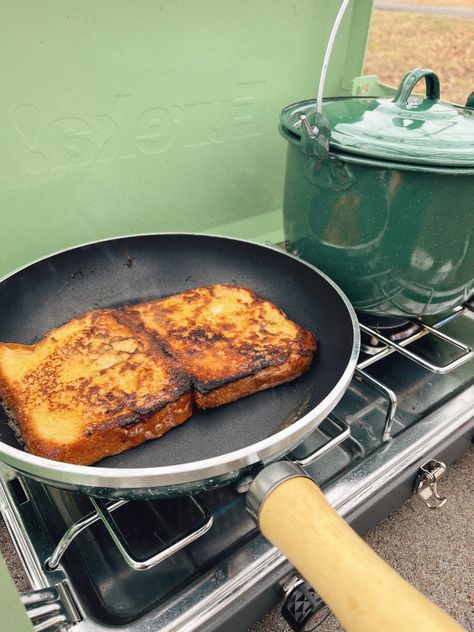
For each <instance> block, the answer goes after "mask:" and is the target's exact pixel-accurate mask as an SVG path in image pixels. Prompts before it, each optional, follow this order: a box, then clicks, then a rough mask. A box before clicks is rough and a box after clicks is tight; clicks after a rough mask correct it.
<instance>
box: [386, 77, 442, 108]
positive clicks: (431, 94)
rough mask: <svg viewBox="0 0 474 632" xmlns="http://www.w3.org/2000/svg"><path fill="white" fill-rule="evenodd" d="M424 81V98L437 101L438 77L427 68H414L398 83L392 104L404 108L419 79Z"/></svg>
mask: <svg viewBox="0 0 474 632" xmlns="http://www.w3.org/2000/svg"><path fill="white" fill-rule="evenodd" d="M423 78H424V79H425V83H426V97H427V98H428V99H439V94H440V92H439V79H438V76H437V75H436V74H435V73H434V72H433V71H432V70H429V69H427V68H416V70H412V71H411V72H409V73H408V74H407V75H405V76H404V77H403V79H402V81H401V83H400V86H399V88H398V90H397V93H396V94H395V96H394V97H393V101H394V103H396V104H397V105H398V106H399V107H404V106H405V105H406V104H407V103H408V97H409V96H410V94H411V92H412V90H413V88H414V87H415V85H416V84H417V83H418V81H419V80H420V79H423Z"/></svg>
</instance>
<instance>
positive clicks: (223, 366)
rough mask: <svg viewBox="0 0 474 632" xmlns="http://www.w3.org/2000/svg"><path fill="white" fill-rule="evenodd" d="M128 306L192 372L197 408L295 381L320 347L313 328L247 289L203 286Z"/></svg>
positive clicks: (188, 371) (187, 369) (184, 367)
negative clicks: (295, 320) (293, 319)
mask: <svg viewBox="0 0 474 632" xmlns="http://www.w3.org/2000/svg"><path fill="white" fill-rule="evenodd" d="M126 311H127V312H128V313H129V314H135V315H136V316H137V317H138V319H139V321H140V322H141V323H143V325H144V327H145V328H146V329H147V330H148V331H149V332H152V333H153V334H155V336H157V338H158V339H159V340H162V341H164V344H165V345H166V348H167V349H168V351H169V353H170V354H171V355H172V356H173V357H174V358H176V360H177V361H178V362H179V363H180V365H181V366H182V367H183V369H184V370H186V372H187V373H188V374H189V376H190V377H191V380H192V383H193V386H194V391H195V401H196V404H197V406H198V407H199V408H211V407H214V406H220V405H221V404H226V403H228V402H231V401H234V400H236V399H240V398H241V397H245V396H247V395H250V394H252V393H254V392H256V391H259V390H263V389H266V388H270V387H272V386H277V385H278V384H282V383H284V382H288V381H290V380H293V379H295V378H296V377H298V376H299V375H301V374H302V373H304V371H306V370H307V369H308V368H309V366H310V364H311V361H312V359H313V356H314V352H315V350H316V345H317V341H316V338H315V336H314V335H313V334H312V333H311V332H309V331H307V330H305V329H303V328H302V327H300V326H299V325H297V324H296V323H294V322H292V321H291V320H289V319H288V318H287V317H286V315H285V314H284V313H283V312H282V311H281V309H279V308H278V307H276V305H274V304H273V303H271V302H270V301H268V300H265V299H263V298H261V297H259V296H257V295H256V294H255V293H254V292H253V291H251V290H249V289H247V288H244V287H241V286H233V285H225V284H216V285H211V286H206V287H199V288H195V289H192V290H188V291H186V292H182V293H181V294H176V295H174V296H170V297H169V298H165V299H161V300H157V301H150V302H148V303H142V304H140V305H136V306H134V307H132V308H129V309H128V310H126Z"/></svg>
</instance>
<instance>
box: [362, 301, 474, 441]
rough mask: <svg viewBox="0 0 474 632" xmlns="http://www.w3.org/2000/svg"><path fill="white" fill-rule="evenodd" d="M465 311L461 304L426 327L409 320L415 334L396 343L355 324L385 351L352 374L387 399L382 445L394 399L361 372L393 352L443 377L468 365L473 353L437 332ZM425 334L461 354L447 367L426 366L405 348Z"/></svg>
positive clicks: (388, 436) (388, 431)
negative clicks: (377, 341)
mask: <svg viewBox="0 0 474 632" xmlns="http://www.w3.org/2000/svg"><path fill="white" fill-rule="evenodd" d="M467 311H474V310H473V307H472V305H471V304H470V303H465V304H464V305H461V306H459V307H457V308H456V309H455V310H454V311H453V313H452V314H449V316H446V317H445V318H443V319H441V320H439V321H437V322H436V323H435V324H434V325H427V324H426V323H423V322H422V321H421V320H418V319H414V320H410V321H408V322H410V323H411V324H412V325H414V326H417V331H416V333H415V334H413V335H411V336H409V337H408V338H406V339H405V340H403V341H401V342H400V343H397V342H395V341H393V340H390V339H389V338H387V337H386V336H384V335H383V334H381V333H380V332H379V331H377V330H376V329H372V328H371V327H367V326H366V325H363V324H361V323H359V326H360V329H361V331H363V332H365V333H366V334H368V335H370V336H373V337H374V338H376V339H377V340H379V341H380V342H382V343H383V344H384V345H385V347H383V348H382V349H381V350H380V351H379V352H377V353H375V354H374V355H371V356H369V357H368V358H366V359H364V360H362V361H360V362H359V363H358V364H357V368H356V370H355V375H356V376H358V377H359V378H361V379H362V380H363V381H365V382H366V383H367V384H369V385H370V386H372V387H373V388H375V389H376V390H377V391H379V392H380V393H382V395H384V396H385V397H386V398H387V401H388V408H387V414H386V417H385V424H384V429H383V433H382V441H384V442H386V441H389V440H390V439H391V438H392V437H391V431H392V426H393V421H394V419H395V412H396V409H397V395H396V393H395V392H394V391H393V390H392V389H390V388H388V386H386V385H385V384H383V383H382V382H380V381H379V380H377V379H375V378H374V377H373V376H371V375H369V374H368V373H367V372H366V371H364V369H365V368H367V367H368V366H371V365H373V364H375V363H376V362H378V361H379V360H382V359H383V358H386V357H387V356H389V355H390V354H392V353H394V352H395V351H397V352H398V353H401V354H402V355H403V356H405V357H406V358H408V359H409V360H412V361H413V362H416V363H417V364H419V365H421V366H422V367H423V368H425V369H427V370H428V371H430V372H431V373H436V374H439V375H444V374H446V373H449V372H450V371H453V370H454V369H457V368H458V367H459V366H461V365H462V364H464V363H465V362H468V361H469V360H471V359H472V358H473V357H474V350H473V349H472V348H471V347H470V346H468V345H466V344H464V343H463V342H461V341H460V340H457V339H456V338H453V337H451V336H448V335H447V334H445V333H444V332H441V331H439V329H440V328H441V327H443V326H444V325H447V324H448V323H450V322H452V321H454V320H455V319H456V318H459V316H461V315H462V314H465V313H466V312H467ZM428 334H431V335H434V336H436V337H437V338H439V339H441V340H444V342H447V343H448V344H451V345H452V346H453V347H455V348H456V349H460V350H461V351H462V354H461V355H460V356H458V357H457V358H455V359H454V360H452V361H451V362H448V363H447V364H443V365H439V364H434V363H432V362H429V361H428V360H426V359H425V358H422V357H421V356H420V355H418V354H417V353H414V352H413V351H411V350H409V349H407V348H406V347H407V346H408V345H409V344H411V343H413V342H415V340H419V339H420V338H423V337H424V336H426V335H428Z"/></svg>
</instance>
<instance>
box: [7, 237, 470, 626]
mask: <svg viewBox="0 0 474 632" xmlns="http://www.w3.org/2000/svg"><path fill="white" fill-rule="evenodd" d="M212 283H236V284H239V285H244V286H246V287H249V288H250V289H252V290H253V291H255V292H256V293H257V294H259V295H260V296H262V297H264V298H266V299H269V300H270V301H273V302H274V303H275V304H276V305H278V306H279V307H280V308H281V309H283V310H284V311H285V312H286V314H287V315H288V316H289V317H290V318H291V319H293V320H295V321H296V322H298V323H299V324H300V325H302V326H303V327H305V328H307V329H310V330H312V331H313V332H314V333H315V334H316V335H317V336H318V338H319V340H320V346H319V350H318V352H317V354H316V358H315V361H314V362H313V365H312V367H311V369H310V370H309V371H308V372H307V373H306V374H305V375H303V376H302V377H300V378H299V379H297V380H296V381H294V382H292V383H290V384H286V385H282V386H278V387H276V388H274V389H270V390H268V391H264V392H261V393H257V394H255V395H252V396H250V397H247V398H245V399H242V400H239V401H237V402H234V403H232V404H228V405H226V406H222V407H220V408H217V409H213V410H208V411H204V412H196V413H195V414H194V415H193V417H192V418H191V419H190V420H189V421H187V422H186V423H185V424H184V425H182V426H179V427H178V428H174V429H173V430H171V431H170V432H168V433H167V434H165V435H164V436H163V437H161V438H159V439H157V440H154V441H149V442H147V443H146V444H144V445H142V446H139V447H137V448H134V449H132V450H129V451H127V452H124V453H123V454H120V455H117V456H114V457H110V458H107V459H104V460H103V461H102V462H100V463H98V464H97V465H95V466H76V465H71V464H65V463H60V462H55V461H51V460H48V459H43V458H40V457H36V456H33V455H30V454H28V453H26V452H24V451H23V450H22V449H21V447H20V446H19V444H18V443H17V441H16V438H15V435H14V433H13V432H12V431H11V430H10V429H9V426H8V425H7V422H6V416H4V418H3V419H0V459H1V460H3V461H4V462H6V463H8V464H9V465H11V466H12V467H13V468H15V469H16V470H18V471H19V472H22V473H25V474H27V475H29V476H33V477H35V478H37V479H39V480H42V481H45V482H47V483H50V484H52V485H56V486H60V487H65V488H68V489H74V490H76V491H81V492H85V493H88V494H90V495H92V496H104V497H123V498H130V499H137V498H152V497H156V496H164V495H177V494H182V493H187V494H189V493H194V492H197V491H199V490H201V489H205V488H209V487H213V486H219V485H225V484H228V483H230V482H233V481H236V480H238V479H239V478H241V477H242V476H246V477H248V476H249V475H250V476H252V477H254V478H253V482H252V485H251V487H250V491H249V492H248V494H247V506H248V508H249V511H250V512H251V513H252V514H253V515H254V517H255V519H256V521H257V522H258V524H259V527H260V529H261V531H262V532H263V534H264V535H265V536H266V537H268V539H270V540H271V541H272V542H273V543H274V544H276V545H277V546H278V547H279V548H280V549H281V550H282V552H283V553H284V554H285V555H286V556H287V557H288V559H290V561H292V562H293V563H294V564H295V566H296V567H297V568H298V569H299V570H300V571H301V572H302V573H303V575H304V576H305V577H306V579H308V580H309V581H310V583H311V584H312V585H313V586H314V588H315V589H316V590H317V591H318V592H319V594H320V595H321V596H322V598H323V599H324V600H325V601H326V603H328V605H329V606H330V607H331V608H332V610H333V611H334V612H335V614H336V615H337V616H338V617H339V618H340V619H341V621H342V622H343V624H344V625H345V627H346V628H347V629H348V630H351V631H354V632H359V631H360V632H362V631H363V632H366V630H388V629H389V630H391V631H395V632H396V631H399V632H401V631H402V630H404V631H407V630H422V629H430V630H431V631H432V632H433V631H441V630H453V631H454V630H459V629H460V628H459V627H458V626H457V625H456V624H455V623H454V622H453V621H452V620H451V619H450V618H449V617H447V615H445V614H444V613H443V612H441V611H440V610H438V609H437V608H436V607H435V606H434V605H433V604H431V603H430V602H429V601H428V600H426V599H425V598H424V597H422V596H421V595H420V594H419V593H417V591H416V590H414V589H413V588H412V587H411V586H409V585H408V584H407V583H406V582H404V581H403V580H402V579H401V578H400V577H399V576H398V575H397V574H396V573H394V571H392V570H391V569H390V568H389V567H388V566H386V565H385V563H384V562H382V560H380V559H379V558H378V557H377V556H376V555H375V553H373V552H372V551H371V550H370V549H369V548H368V547H367V546H366V545H365V544H364V543H363V542H362V540H360V539H359V538H358V536H357V535H356V534H355V533H354V532H353V531H352V530H351V529H350V528H349V527H348V526H347V525H346V523H345V522H344V521H343V520H342V519H341V518H340V517H339V516H338V515H337V514H336V512H335V511H334V510H333V509H332V507H330V505H328V503H327V502H326V501H325V500H324V496H323V495H322V493H321V492H320V491H319V489H318V487H317V486H316V485H315V484H314V482H313V481H312V480H310V479H309V478H307V477H306V475H305V472H304V471H303V470H301V469H300V468H298V467H297V466H295V465H294V464H293V463H292V462H291V461H289V460H285V459H283V460H280V461H279V460H278V459H281V458H282V457H284V456H285V455H286V454H287V453H288V452H289V451H290V450H291V449H292V448H294V447H295V446H296V445H297V444H298V443H300V442H301V441H302V440H303V439H304V438H305V437H306V436H307V435H308V434H309V433H310V432H311V431H312V430H313V429H314V428H315V427H316V426H317V425H318V423H319V422H320V421H321V420H322V419H324V417H325V416H326V415H327V414H328V413H329V412H330V410H331V409H332V408H333V407H334V406H335V405H336V403H337V402H338V400H339V399H340V397H341V396H342V395H343V393H344V391H345V390H346V388H347V386H348V384H349V382H350V380H351V377H352V373H353V371H354V368H355V363H356V360H357V355H358V349H359V337H358V327H357V320H356V317H355V314H354V311H353V309H352V307H351V305H350V304H349V303H348V301H347V299H346V298H345V297H344V295H343V294H342V292H341V291H340V290H339V289H338V288H337V286H336V285H335V284H334V283H333V282H332V281H331V280H330V279H328V278H327V277H326V276H324V275H323V274H321V273H320V272H318V270H316V269H315V268H313V267H312V266H310V265H308V264H306V263H304V262H302V261H300V260H299V259H297V258H295V257H293V256H291V255H288V254H286V253H284V252H283V251H281V250H278V249H275V248H271V247H266V246H261V245H257V244H254V243H249V242H244V241H240V240H236V239H228V238H224V237H213V236H205V235H190V234H159V235H144V236H136V237H125V238H120V239H113V240H108V241H104V242H100V243H94V244H89V245H85V246H82V247H78V248H74V249H72V250H67V251H64V252H61V253H58V254H56V255H53V256H50V257H47V258H46V259H43V260H41V261H37V262H36V263H33V264H31V265H29V266H27V267H25V268H22V269H21V270H19V271H17V272H15V273H13V274H11V275H9V276H8V277H6V278H4V279H3V280H2V281H1V282H0V306H1V312H0V340H3V341H9V342H18V343H24V344H31V343H33V342H35V341H37V340H39V339H40V338H41V337H42V336H44V334H46V333H47V332H48V331H49V330H50V329H51V328H53V327H56V326H58V325H61V324H62V323H64V322H66V321H68V320H69V319H70V318H72V317H73V316H76V315H78V314H81V313H82V312H85V311H88V310H91V309H96V308H101V307H120V306H124V305H131V304H133V303H137V302H142V301H146V300H150V299H153V298H158V297H162V296H167V295H170V294H174V293H177V292H181V291H183V290H186V289H188V288H192V287H197V286H201V285H208V284H212ZM354 586H357V588H356V590H354ZM387 594H389V595H390V599H389V600H387V599H386V596H387ZM394 599H395V600H396V602H397V609H396V611H395V610H394V609H393V607H392V604H393V601H394ZM374 606H376V607H375V608H374Z"/></svg>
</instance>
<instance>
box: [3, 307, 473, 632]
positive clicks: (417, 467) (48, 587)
mask: <svg viewBox="0 0 474 632" xmlns="http://www.w3.org/2000/svg"><path fill="white" fill-rule="evenodd" d="M362 327H363V328H364V327H365V326H364V325H362ZM433 329H434V331H432V329H431V327H430V328H429V329H427V330H424V332H423V333H424V335H420V332H419V330H418V334H413V327H412V326H410V328H409V336H410V338H409V339H408V343H402V349H401V350H400V349H395V348H393V347H389V346H385V345H382V346H380V344H379V345H378V347H377V349H378V354H375V355H374V354H373V350H371V346H370V345H369V346H368V347H366V349H367V353H365V352H362V353H361V356H360V358H359V363H358V368H357V370H356V372H355V375H354V379H353V381H352V383H351V385H350V387H349V389H348V391H347V392H346V394H345V395H344V397H343V399H342V400H341V402H340V403H339V404H338V406H337V407H336V409H335V410H334V411H333V413H331V415H330V416H329V417H328V418H327V419H325V420H324V422H323V423H322V424H321V426H320V427H319V428H318V429H317V430H315V431H314V432H313V433H312V435H311V436H310V437H309V438H308V439H306V440H305V441H304V442H303V444H301V445H300V446H298V448H296V449H295V450H294V451H293V453H291V454H290V455H288V458H289V459H291V460H293V461H296V462H298V463H299V464H302V465H303V467H305V469H306V470H307V472H308V473H309V474H310V475H311V477H312V478H314V480H315V481H316V482H318V484H319V485H320V486H322V488H323V489H324V492H325V495H326V497H327V498H328V500H329V501H330V502H331V503H332V504H333V505H334V506H335V507H336V508H337V510H338V511H339V513H340V514H341V515H343V516H344V517H345V518H346V520H348V522H349V523H351V524H352V526H353V527H354V528H355V529H356V530H357V531H358V532H360V533H363V532H365V531H366V530H367V529H369V528H370V527H371V526H373V525H375V524H376V523H378V522H379V521H380V520H382V519H383V518H385V517H386V516H387V515H389V514H390V512H391V511H393V510H394V509H395V508H396V507H398V506H399V505H400V504H401V503H402V502H403V501H405V500H406V499H407V498H408V497H409V496H410V495H411V494H413V493H414V491H415V487H418V491H419V493H420V494H421V495H422V496H424V498H425V501H426V503H427V504H431V505H437V504H441V503H442V498H441V494H442V483H441V484H440V488H441V490H440V489H437V488H436V486H434V485H433V480H432V479H431V474H430V467H432V466H433V462H434V461H435V462H438V461H440V462H443V463H444V464H446V463H449V462H450V461H451V460H453V459H454V458H455V457H456V456H457V455H459V454H460V453H462V452H463V451H464V450H465V449H467V448H468V447H469V445H471V444H472V439H473V436H474V375H473V368H472V367H473V364H472V362H471V361H470V356H471V355H472V353H471V352H470V351H469V347H472V346H474V314H473V312H472V307H471V306H470V305H466V306H464V307H463V308H460V309H459V310H456V311H455V313H453V314H452V316H451V317H450V318H449V319H444V321H443V322H438V323H434V327H433ZM439 332H441V335H442V336H443V337H442V338H440V337H439V335H438V334H439ZM363 334H364V336H365V340H366V342H367V343H370V342H372V343H373V342H374V340H373V338H374V336H372V335H371V336H369V338H368V337H367V329H366V328H365V330H364V329H363ZM374 335H377V331H374ZM384 335H385V334H384ZM417 336H418V338H417V339H416V340H413V337H415V338H416V337H417ZM447 336H448V337H449V339H448V340H447V339H446V337H447ZM396 344H397V343H396ZM407 350H408V351H409V353H411V354H416V356H415V357H416V358H417V359H418V360H417V361H415V360H414V359H413V358H412V357H406V356H405V355H403V353H405V352H406V351H407ZM420 362H421V364H420ZM426 363H428V365H429V366H430V367H431V368H427V367H426V366H424V365H425V364H426ZM423 466H426V467H427V468H428V469H427V470H426V471H427V472H428V478H426V476H425V474H424V470H423ZM440 467H441V466H440ZM436 471H439V468H438V469H437V470H436ZM431 472H433V470H431ZM435 482H436V481H435ZM247 484H248V482H247V481H241V483H240V484H238V485H233V486H229V487H224V488H221V489H217V490H213V491H209V492H205V493H202V494H200V495H198V496H196V497H184V498H176V499H169V500H158V501H149V502H144V501H142V502H138V501H137V502H129V503H124V504H121V503H120V501H115V503H114V504H107V503H103V504H100V505H98V504H97V501H94V500H93V499H92V500H91V499H90V498H88V497H85V496H82V495H80V494H76V493H72V492H67V491H62V490H59V489H55V488H51V487H47V486H44V485H43V484H40V483H38V482H35V481H34V480H32V479H27V478H24V477H21V476H20V477H19V476H17V475H16V474H15V472H13V471H12V470H10V469H8V468H6V467H5V466H2V467H1V509H2V513H3V516H4V518H5V521H6V524H7V526H8V529H9V532H10V534H11V536H12V539H13V541H14V543H15V547H16V549H17V551H18V554H19V555H20V558H21V560H22V562H23V566H24V568H25V571H26V574H27V576H28V577H29V579H30V582H31V584H32V587H33V589H34V590H35V592H34V593H32V595H27V596H25V597H24V601H25V605H26V606H27V608H28V610H29V612H30V616H32V617H33V621H34V622H35V623H36V625H40V624H44V623H45V621H47V620H48V621H50V623H49V625H50V626H52V627H50V628H47V629H51V630H56V629H58V630H59V629H67V627H68V626H71V629H72V630H74V632H75V631H76V630H77V632H82V631H84V632H85V631H87V632H100V631H102V630H104V631H105V630H106V629H108V627H109V626H114V627H116V628H118V629H123V630H127V631H130V632H131V631H134V632H141V631H144V630H150V629H156V630H164V631H166V632H172V631H178V630H180V631H182V630H187V631H189V632H191V631H195V630H209V631H211V630H216V631H217V630H226V631H227V630H236V631H237V630H244V629H246V628H247V627H248V626H249V625H251V624H252V623H254V622H255V621H257V620H259V619H260V618H261V617H262V616H263V615H264V614H265V612H266V611H267V610H269V609H270V608H271V607H273V606H274V605H276V604H277V603H278V601H279V600H281V598H282V596H283V592H282V587H283V585H284V584H285V583H286V582H287V580H288V578H289V577H291V576H292V575H294V572H295V571H294V570H293V569H292V568H291V566H290V565H289V563H288V562H287V560H286V559H285V558H284V557H283V556H282V555H281V554H280V553H279V552H278V550H276V549H275V548H274V547H273V546H272V545H270V544H269V543H268V542H267V541H266V540H265V538H264V537H263V536H262V535H261V534H260V533H259V532H258V530H257V529H256V527H255V524H254V523H253V521H252V519H251V518H250V516H249V515H248V514H247V512H246V510H245V491H246V488H247ZM448 501H449V499H448ZM160 560H161V561H160ZM38 606H41V608H42V609H41V610H40V614H39V615H38ZM58 617H59V618H58Z"/></svg>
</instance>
